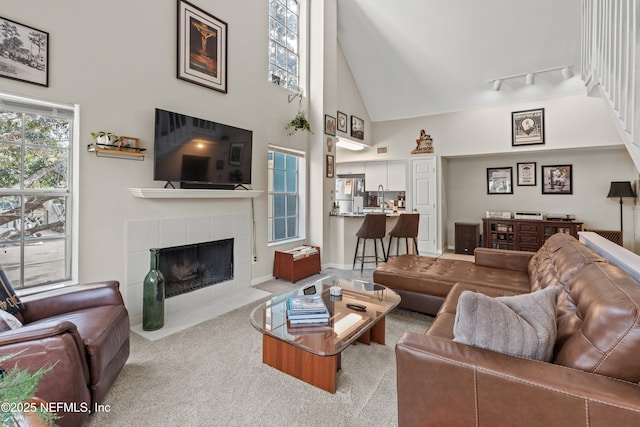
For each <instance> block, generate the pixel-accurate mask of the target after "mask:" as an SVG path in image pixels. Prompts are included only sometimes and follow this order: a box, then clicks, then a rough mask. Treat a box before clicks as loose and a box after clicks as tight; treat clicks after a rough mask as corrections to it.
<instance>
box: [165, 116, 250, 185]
mask: <svg viewBox="0 0 640 427" xmlns="http://www.w3.org/2000/svg"><path fill="white" fill-rule="evenodd" d="M252 142H253V132H252V131H250V130H246V129H240V128H237V127H233V126H228V125H224V124H221V123H216V122H212V121H209V120H203V119H198V118H196V117H190V116H187V115H184V114H178V113H172V112H170V111H165V110H161V109H159V108H156V117H155V135H154V166H153V179H154V180H156V181H167V182H170V181H177V182H180V186H181V187H183V188H234V186H236V185H239V184H251V150H252Z"/></svg>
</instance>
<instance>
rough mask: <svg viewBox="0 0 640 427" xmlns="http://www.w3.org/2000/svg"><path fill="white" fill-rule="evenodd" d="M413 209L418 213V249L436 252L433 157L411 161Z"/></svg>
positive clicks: (434, 171)
mask: <svg viewBox="0 0 640 427" xmlns="http://www.w3.org/2000/svg"><path fill="white" fill-rule="evenodd" d="M411 172H412V174H411V176H412V186H413V191H412V195H413V201H412V202H413V210H414V211H415V212H418V213H419V214H420V225H419V227H418V251H419V252H420V253H421V254H422V253H425V252H429V253H435V252H436V237H437V236H436V229H437V228H436V227H437V220H438V217H437V215H436V200H437V198H436V197H437V195H436V161H435V158H427V159H415V160H413V161H412V162H411Z"/></svg>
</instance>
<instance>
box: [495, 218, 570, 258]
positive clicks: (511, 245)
mask: <svg viewBox="0 0 640 427" xmlns="http://www.w3.org/2000/svg"><path fill="white" fill-rule="evenodd" d="M482 223H483V226H482V232H483V235H484V247H485V248H495V249H511V250H516V251H529V252H536V251H537V250H538V249H540V246H542V245H543V244H544V242H546V241H547V239H548V238H549V237H550V236H552V235H554V234H556V233H567V234H571V235H572V236H573V237H575V238H576V239H577V238H578V232H579V231H582V222H576V221H537V220H525V219H498V218H483V219H482Z"/></svg>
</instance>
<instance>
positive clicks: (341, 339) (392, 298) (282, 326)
mask: <svg viewBox="0 0 640 427" xmlns="http://www.w3.org/2000/svg"><path fill="white" fill-rule="evenodd" d="M332 286H339V287H340V288H342V295H341V296H340V297H335V296H332V295H330V294H329V289H330V288H331V287H332ZM303 290H306V291H307V293H315V294H316V295H322V299H323V301H324V303H325V305H326V306H327V309H328V310H329V314H330V318H329V322H328V324H327V325H291V324H290V323H289V322H288V321H287V304H286V301H287V298H288V297H290V296H295V295H300V294H302V293H303ZM399 303H400V296H399V295H398V294H397V293H395V292H394V291H392V290H391V289H388V288H386V287H384V286H382V285H379V284H375V283H370V282H365V281H360V280H353V279H336V278H333V277H325V278H323V279H320V280H318V281H317V282H315V283H314V284H311V285H306V286H302V287H300V288H299V289H297V290H294V291H291V292H287V293H285V294H281V295H277V296H275V297H273V298H271V299H270V300H268V301H266V302H264V303H262V304H260V305H259V306H258V307H256V308H255V309H254V310H253V311H252V313H251V316H250V317H251V324H252V325H253V326H254V327H255V328H256V329H257V330H258V331H260V332H261V333H262V362H263V363H265V364H267V365H269V366H272V367H274V368H276V369H279V370H280V371H282V372H285V373H287V374H289V375H292V376H294V377H296V378H299V379H301V380H303V381H306V382H307V383H309V384H312V385H314V386H316V387H319V388H321V389H323V390H326V391H328V392H330V393H335V389H336V386H335V383H336V382H335V377H336V372H338V371H339V370H340V353H341V352H342V351H343V350H344V349H345V348H347V347H348V346H349V345H350V344H352V343H353V342H355V341H358V342H362V343H365V344H369V343H370V342H371V341H373V342H375V343H378V344H382V345H384V343H385V340H384V336H385V316H386V315H387V313H389V312H390V311H391V310H392V309H393V308H394V307H396V306H397V305H398V304H399ZM347 304H358V305H363V306H365V307H366V311H357V310H354V309H352V308H349V307H347Z"/></svg>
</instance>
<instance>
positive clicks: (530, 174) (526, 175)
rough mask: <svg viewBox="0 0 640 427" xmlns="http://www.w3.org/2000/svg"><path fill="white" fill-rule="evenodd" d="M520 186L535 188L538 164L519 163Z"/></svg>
mask: <svg viewBox="0 0 640 427" xmlns="http://www.w3.org/2000/svg"><path fill="white" fill-rule="evenodd" d="M517 170H518V185H520V186H532V187H535V186H536V184H537V181H536V162H529V163H518V164H517Z"/></svg>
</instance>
